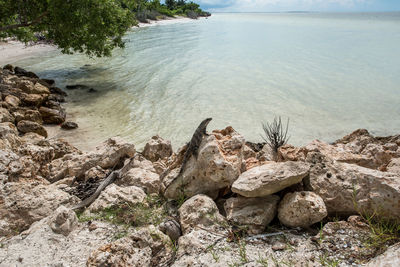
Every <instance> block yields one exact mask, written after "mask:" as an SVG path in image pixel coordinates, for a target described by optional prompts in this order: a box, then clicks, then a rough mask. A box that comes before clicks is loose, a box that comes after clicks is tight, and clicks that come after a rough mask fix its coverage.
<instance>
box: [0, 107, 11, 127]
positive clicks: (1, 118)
mask: <svg viewBox="0 0 400 267" xmlns="http://www.w3.org/2000/svg"><path fill="white" fill-rule="evenodd" d="M1 122H14V117H13V116H12V115H11V114H10V112H8V110H7V109H5V108H0V123H1Z"/></svg>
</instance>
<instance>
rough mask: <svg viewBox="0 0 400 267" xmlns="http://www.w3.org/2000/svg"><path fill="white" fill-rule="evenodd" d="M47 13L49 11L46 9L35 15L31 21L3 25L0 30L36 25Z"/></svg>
mask: <svg viewBox="0 0 400 267" xmlns="http://www.w3.org/2000/svg"><path fill="white" fill-rule="evenodd" d="M48 13H49V12H48V11H46V12H44V13H43V14H42V15H40V16H39V17H37V18H36V19H35V20H33V21H31V22H27V23H19V24H13V25H7V26H4V27H0V32H2V31H7V30H12V29H18V28H22V27H29V26H33V25H36V24H38V23H40V22H41V21H42V19H43V18H44V17H45V16H47V14H48Z"/></svg>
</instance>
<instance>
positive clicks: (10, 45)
mask: <svg viewBox="0 0 400 267" xmlns="http://www.w3.org/2000/svg"><path fill="white" fill-rule="evenodd" d="M199 19H200V18H199ZM190 21H193V19H191V18H187V17H182V16H177V17H174V18H170V17H167V18H166V19H162V20H149V23H142V22H139V23H138V25H137V26H133V27H132V29H138V28H146V27H154V26H162V25H170V24H176V23H188V22H190ZM54 50H57V47H56V46H54V45H49V44H42V43H38V44H28V45H25V44H24V43H22V42H19V41H14V40H10V41H7V42H4V41H0V65H1V66H3V65H6V64H14V63H15V62H16V61H19V60H22V59H28V58H30V57H32V56H33V55H38V54H41V53H46V52H51V51H54Z"/></svg>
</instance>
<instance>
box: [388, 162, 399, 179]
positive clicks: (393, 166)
mask: <svg viewBox="0 0 400 267" xmlns="http://www.w3.org/2000/svg"><path fill="white" fill-rule="evenodd" d="M387 171H388V172H393V173H397V174H399V175H400V158H394V159H392V160H391V161H390V162H389V164H388V166H387Z"/></svg>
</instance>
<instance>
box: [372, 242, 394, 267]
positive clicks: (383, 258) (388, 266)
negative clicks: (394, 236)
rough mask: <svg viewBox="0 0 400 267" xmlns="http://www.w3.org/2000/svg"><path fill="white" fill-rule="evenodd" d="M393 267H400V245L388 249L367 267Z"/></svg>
mask: <svg viewBox="0 0 400 267" xmlns="http://www.w3.org/2000/svg"><path fill="white" fill-rule="evenodd" d="M377 266H379V267H393V266H400V244H399V243H398V244H396V245H393V246H391V247H390V248H388V249H387V250H386V251H385V252H384V253H383V254H382V255H379V256H378V257H376V258H375V259H372V260H371V261H370V262H368V263H367V265H366V267H377Z"/></svg>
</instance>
